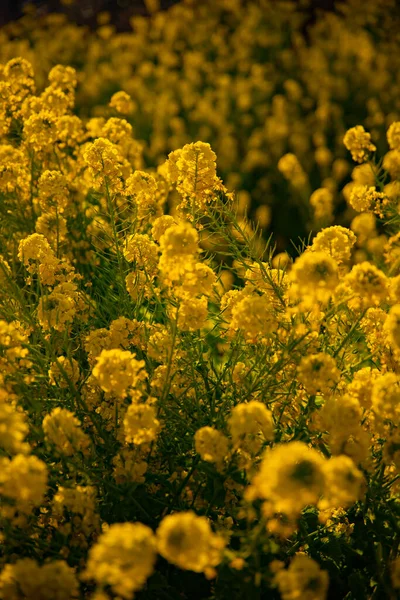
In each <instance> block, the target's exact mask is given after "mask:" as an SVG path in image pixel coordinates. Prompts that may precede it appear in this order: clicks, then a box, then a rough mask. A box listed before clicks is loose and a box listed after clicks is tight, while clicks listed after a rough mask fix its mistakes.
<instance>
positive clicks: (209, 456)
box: [194, 427, 228, 464]
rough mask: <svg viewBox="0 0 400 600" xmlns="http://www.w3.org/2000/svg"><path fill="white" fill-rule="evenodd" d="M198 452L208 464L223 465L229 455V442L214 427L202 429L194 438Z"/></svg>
mask: <svg viewBox="0 0 400 600" xmlns="http://www.w3.org/2000/svg"><path fill="white" fill-rule="evenodd" d="M194 441H195V448H196V452H197V453H198V454H200V456H201V458H202V459H203V460H205V461H207V462H214V463H218V464H220V463H222V461H223V460H224V458H225V457H226V455H227V454H228V440H227V438H226V437H225V436H224V434H223V433H221V432H220V431H218V430H217V429H214V428H213V427H201V428H200V429H198V430H197V431H196V433H195V436H194Z"/></svg>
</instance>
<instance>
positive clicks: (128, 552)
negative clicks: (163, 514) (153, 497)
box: [83, 523, 156, 600]
mask: <svg viewBox="0 0 400 600" xmlns="http://www.w3.org/2000/svg"><path fill="white" fill-rule="evenodd" d="M155 561H156V542H155V538H154V534H153V532H152V530H151V529H150V528H149V527H147V526H146V525H143V524H142V523H115V524H114V525H110V527H109V528H108V529H107V530H106V531H105V532H104V533H103V534H102V535H101V536H100V537H99V539H98V540H97V542H96V543H95V544H94V545H93V546H92V547H91V549H90V551H89V557H88V560H87V565H86V571H85V572H84V575H83V577H84V579H87V580H90V579H93V580H94V581H95V582H96V584H97V585H98V586H101V587H103V586H110V588H111V590H112V591H113V592H114V593H115V594H117V595H118V596H120V597H122V598H124V599H125V600H131V599H132V598H133V597H134V593H135V592H136V591H138V590H140V589H141V588H142V587H143V586H144V584H145V583H146V581H147V579H148V577H150V575H151V574H152V572H153V569H154V563H155Z"/></svg>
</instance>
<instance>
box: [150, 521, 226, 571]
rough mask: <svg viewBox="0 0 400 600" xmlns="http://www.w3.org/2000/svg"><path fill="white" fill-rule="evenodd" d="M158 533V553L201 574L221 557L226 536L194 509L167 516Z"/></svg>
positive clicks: (175, 563) (213, 565)
mask: <svg viewBox="0 0 400 600" xmlns="http://www.w3.org/2000/svg"><path fill="white" fill-rule="evenodd" d="M156 534H157V548H158V552H159V553H160V554H161V556H163V557H164V558H166V559H167V560H168V561H169V562H170V563H172V564H174V565H176V566H178V567H179V568H181V569H187V570H189V571H195V572H196V573H201V572H204V571H205V570H206V569H207V568H210V567H215V566H217V565H218V564H219V563H220V562H221V560H222V550H223V548H224V546H225V542H224V540H223V538H222V537H220V536H219V535H217V534H215V533H213V532H212V530H211V527H210V523H209V521H208V519H206V517H198V516H197V515H196V514H195V513H194V512H192V511H187V512H179V513H175V514H173V515H168V516H166V517H164V519H163V520H162V521H161V524H160V525H159V527H158V529H157V532H156Z"/></svg>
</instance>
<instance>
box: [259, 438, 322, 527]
mask: <svg viewBox="0 0 400 600" xmlns="http://www.w3.org/2000/svg"><path fill="white" fill-rule="evenodd" d="M324 462H325V459H324V458H323V457H322V456H321V454H319V453H318V452H317V451H316V450H314V449H313V448H309V447H308V446H307V445H306V444H304V443H303V442H289V443H287V444H279V445H278V446H275V447H274V448H272V449H271V448H268V449H267V450H266V452H265V454H264V457H263V460H262V462H261V465H260V469H259V472H258V473H257V474H256V475H255V477H254V478H253V481H252V488H253V490H254V493H255V496H256V497H259V498H265V499H266V500H269V501H271V502H272V503H273V505H274V507H275V512H282V513H284V514H287V515H294V516H295V515H297V514H299V513H300V512H301V510H302V509H303V508H304V507H306V506H307V505H309V504H316V503H317V502H318V500H319V498H320V496H321V494H322V492H323V488H324V481H325V478H324V471H323V468H324Z"/></svg>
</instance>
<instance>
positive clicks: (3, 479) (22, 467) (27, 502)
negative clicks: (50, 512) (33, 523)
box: [0, 454, 47, 513]
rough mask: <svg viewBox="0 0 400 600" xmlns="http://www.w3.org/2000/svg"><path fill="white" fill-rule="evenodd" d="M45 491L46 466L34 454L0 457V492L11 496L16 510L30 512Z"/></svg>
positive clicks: (41, 499)
mask: <svg viewBox="0 0 400 600" xmlns="http://www.w3.org/2000/svg"><path fill="white" fill-rule="evenodd" d="M46 491H47V466H46V464H45V463H44V462H43V461H42V460H40V459H39V458H37V457H36V456H26V455H25V454H16V456H14V457H13V458H12V459H8V458H5V457H2V458H0V494H1V495H4V496H6V497H7V498H11V499H13V500H14V502H15V506H16V508H17V509H18V510H20V511H21V512H24V513H30V512H31V510H32V509H33V508H35V507H37V506H40V505H41V504H42V502H43V500H44V495H45V493H46Z"/></svg>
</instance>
